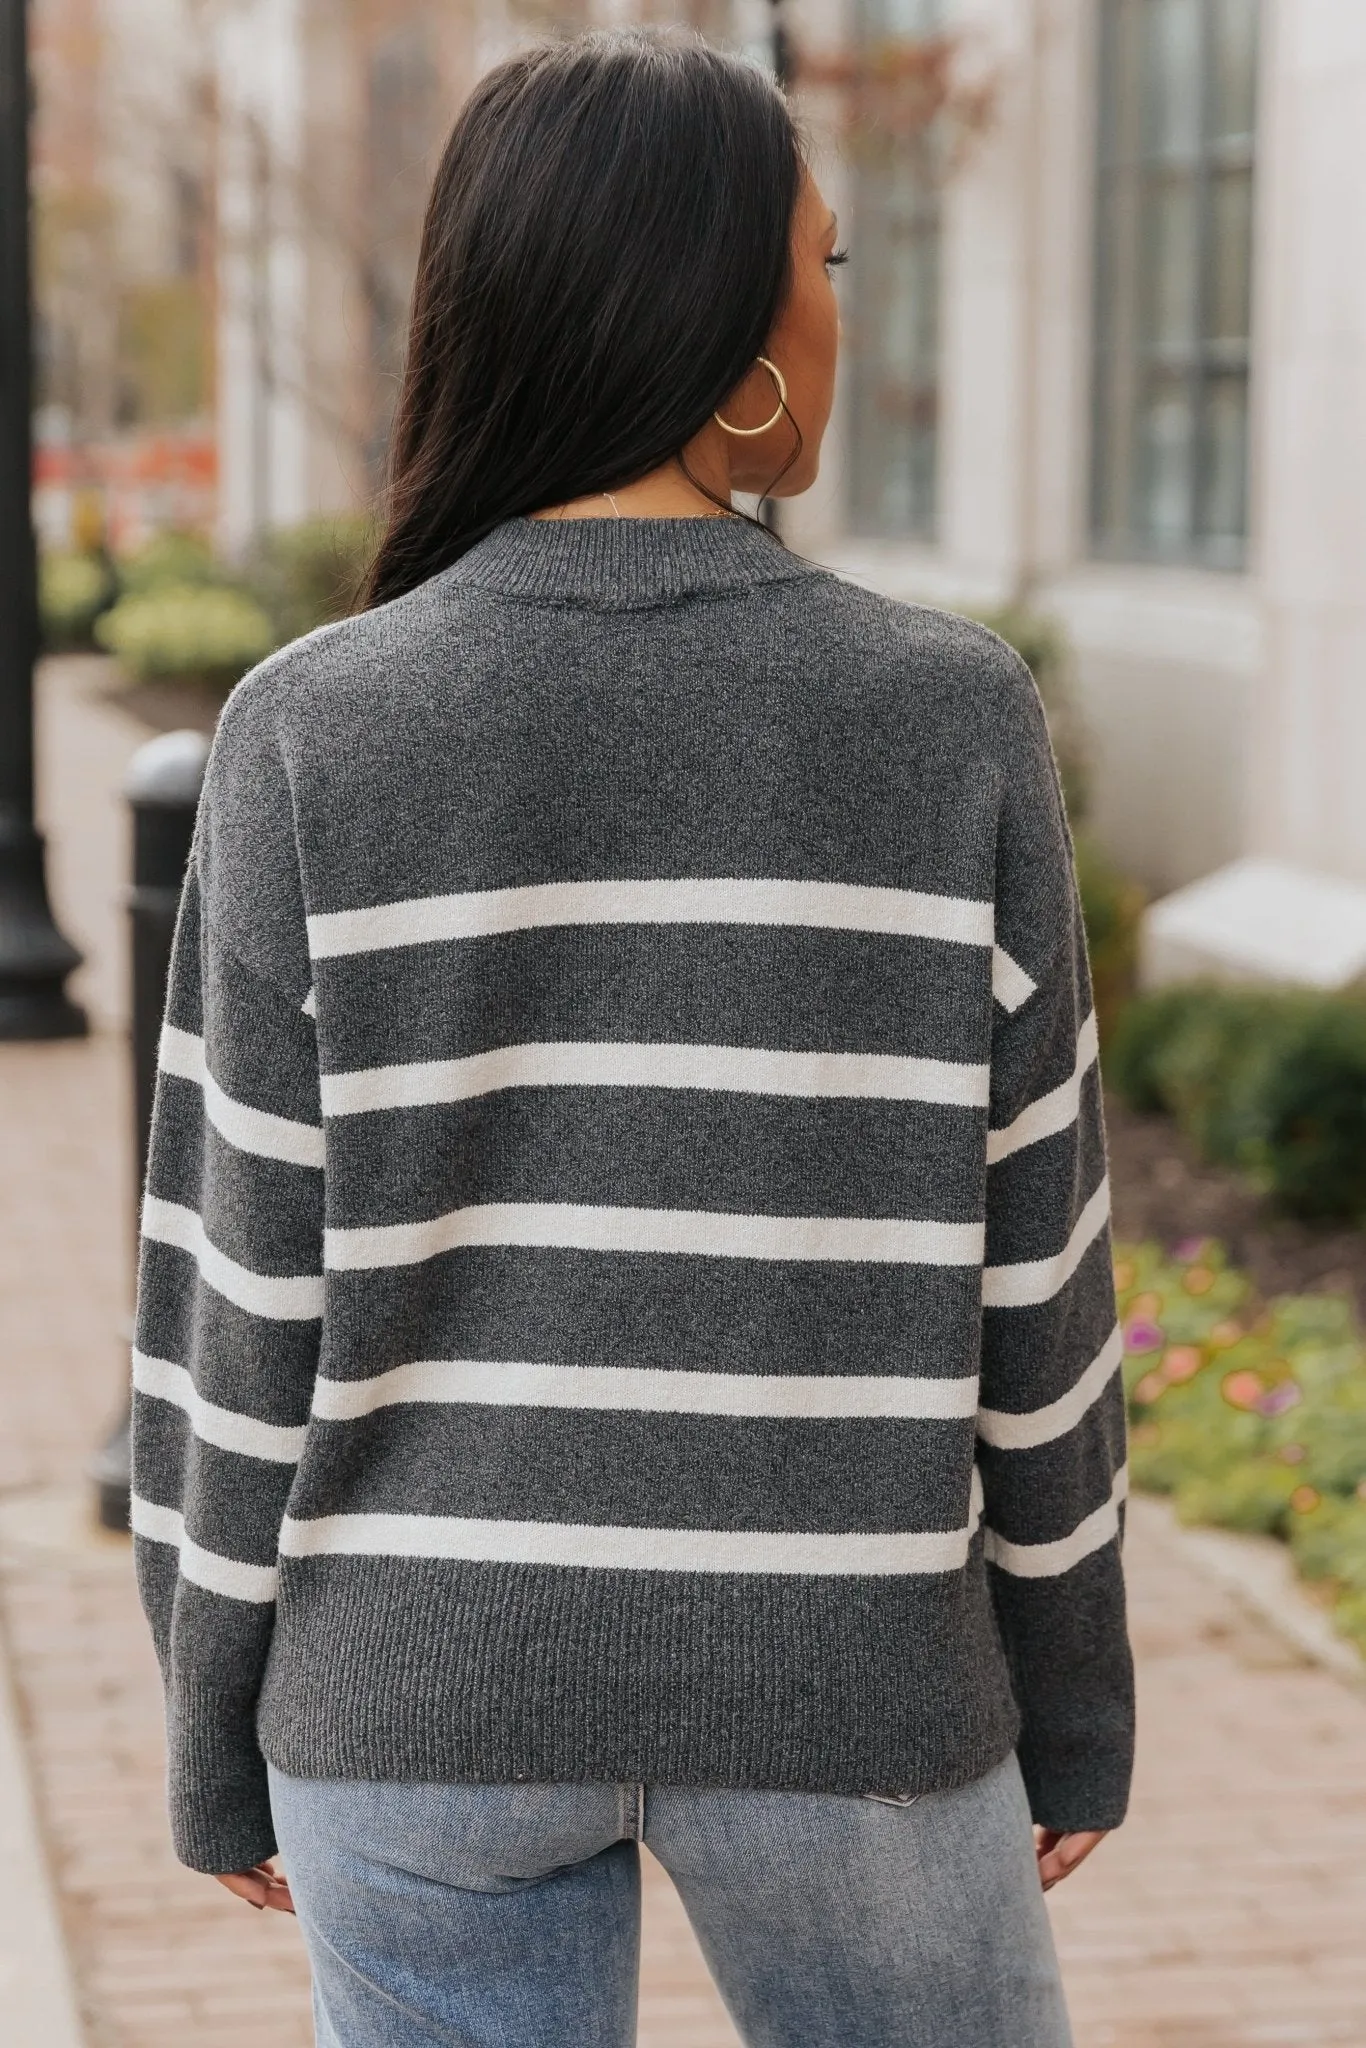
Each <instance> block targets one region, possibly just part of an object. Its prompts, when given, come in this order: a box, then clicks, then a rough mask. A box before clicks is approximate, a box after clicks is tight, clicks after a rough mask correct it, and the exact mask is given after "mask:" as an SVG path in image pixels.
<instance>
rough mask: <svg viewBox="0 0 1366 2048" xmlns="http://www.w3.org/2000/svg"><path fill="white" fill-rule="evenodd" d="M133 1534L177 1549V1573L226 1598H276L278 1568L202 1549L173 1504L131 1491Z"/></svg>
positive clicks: (264, 1602) (262, 1602) (258, 1602)
mask: <svg viewBox="0 0 1366 2048" xmlns="http://www.w3.org/2000/svg"><path fill="white" fill-rule="evenodd" d="M129 1520H130V1521H131V1523H132V1527H133V1534H134V1535H135V1536H141V1537H143V1538H144V1540H145V1541H147V1542H148V1543H167V1544H169V1545H170V1547H171V1549H172V1550H178V1551H179V1552H180V1575H181V1577H182V1578H183V1579H189V1580H190V1581H191V1583H192V1584H194V1585H196V1586H203V1587H204V1589H205V1591H206V1592H209V1593H221V1594H222V1595H223V1597H224V1599H226V1600H249V1601H250V1602H251V1603H252V1604H253V1605H254V1606H257V1607H265V1606H269V1604H270V1602H271V1601H272V1600H273V1599H274V1598H275V1589H276V1585H277V1583H278V1580H279V1572H278V1571H277V1569H276V1567H275V1566H274V1565H264V1564H242V1563H241V1562H240V1561H239V1559H237V1558H235V1557H220V1556H219V1554H218V1552H217V1551H216V1550H201V1549H200V1547H199V1545H198V1544H197V1543H196V1542H194V1540H193V1539H192V1538H191V1537H189V1536H187V1535H186V1533H185V1518H184V1516H183V1515H181V1514H180V1512H179V1511H178V1510H177V1509H176V1508H161V1507H157V1506H155V1505H154V1503H153V1502H151V1501H149V1500H140V1499H139V1497H138V1496H137V1494H134V1495H133V1498H132V1500H131V1502H130V1503H129Z"/></svg>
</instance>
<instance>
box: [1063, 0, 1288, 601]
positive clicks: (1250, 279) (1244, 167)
mask: <svg viewBox="0 0 1366 2048" xmlns="http://www.w3.org/2000/svg"><path fill="white" fill-rule="evenodd" d="M1158 4H1160V0H1097V8H1096V15H1097V37H1096V61H1095V81H1096V109H1097V120H1096V135H1095V144H1094V149H1093V167H1094V172H1093V174H1094V193H1095V221H1094V231H1093V238H1092V241H1093V261H1094V280H1093V291H1092V307H1091V341H1090V349H1091V397H1090V406H1089V432H1090V462H1089V477H1088V504H1087V527H1088V542H1089V551H1090V553H1091V555H1092V557H1093V558H1095V559H1097V560H1100V561H1110V562H1117V563H1119V562H1123V563H1138V564H1145V563H1146V564H1153V565H1157V566H1169V567H1182V568H1203V569H1211V570H1216V571H1220V572H1225V573H1235V574H1236V573H1242V572H1244V571H1245V570H1246V568H1247V566H1248V559H1249V552H1250V547H1251V542H1252V516H1251V515H1252V506H1251V490H1250V480H1251V468H1252V448H1251V438H1252V426H1253V418H1254V414H1253V405H1252V395H1253V369H1254V365H1253V341H1254V334H1253V328H1254V324H1255V291H1256V266H1257V253H1258V252H1257V232H1256V227H1257V220H1256V216H1257V197H1258V171H1259V149H1258V144H1259V140H1260V116H1261V100H1262V93H1261V75H1260V73H1261V57H1262V53H1263V47H1264V40H1265V7H1264V4H1263V0H1252V5H1253V6H1254V7H1255V9H1256V12H1257V17H1258V18H1257V21H1256V26H1255V30H1254V34H1255V43H1254V50H1253V72H1252V79H1251V90H1252V102H1251V109H1250V115H1251V124H1250V127H1249V128H1248V129H1247V130H1246V131H1244V132H1243V133H1241V134H1236V135H1235V134H1224V135H1221V134H1219V133H1218V131H1217V126H1216V120H1215V115H1214V107H1215V94H1216V91H1217V83H1218V75H1219V74H1218V63H1219V50H1218V40H1217V37H1218V13H1217V10H1218V7H1219V4H1220V0H1192V4H1194V5H1195V6H1196V7H1197V8H1198V10H1199V50H1200V79H1199V133H1198V141H1197V144H1196V149H1195V153H1194V155H1193V156H1187V157H1185V158H1180V157H1177V156H1163V155H1162V154H1160V153H1159V152H1158V151H1157V150H1155V149H1154V148H1153V147H1152V146H1151V145H1150V144H1149V142H1148V141H1147V139H1146V137H1145V136H1144V134H1143V127H1144V121H1145V100H1146V96H1147V94H1148V93H1149V92H1150V91H1151V90H1152V80H1151V78H1150V75H1149V73H1148V70H1147V67H1146V64H1145V61H1144V53H1143V50H1142V47H1141V40H1140V39H1141V37H1142V34H1143V16H1144V13H1145V11H1146V10H1149V9H1152V8H1154V7H1155V6H1156V5H1158ZM1126 30H1127V33H1128V35H1129V36H1130V37H1131V38H1132V47H1131V48H1130V50H1129V51H1128V52H1127V53H1126V52H1125V51H1124V49H1123V48H1122V46H1121V47H1119V48H1116V42H1117V40H1118V39H1119V38H1121V37H1123V36H1124V34H1125V32H1126ZM1126 55H1127V57H1128V60H1129V64H1128V76H1127V78H1126V77H1125V76H1124V75H1123V73H1122V69H1121V67H1122V66H1123V65H1124V63H1125V58H1126ZM1116 130H1118V131H1119V132H1118V134H1116V132H1115V131H1116ZM1230 173H1231V174H1233V175H1235V176H1239V177H1242V178H1245V179H1246V184H1247V204H1246V209H1245V220H1244V222H1243V224H1242V232H1243V233H1244V234H1245V235H1246V238H1247V239H1246V245H1245V247H1244V249H1243V250H1242V252H1241V258H1240V261H1241V264H1242V267H1243V272H1244V275H1245V278H1246V313H1245V320H1244V326H1245V330H1246V331H1245V333H1244V334H1243V335H1242V336H1241V337H1239V338H1237V339H1236V340H1235V339H1231V338H1229V337H1219V336H1215V335H1212V334H1211V333H1210V331H1209V330H1210V327H1211V324H1212V322H1211V318H1210V315H1211V307H1212V299H1213V293H1214V278H1215V264H1214V262H1213V261H1212V255H1213V251H1214V249H1215V246H1216V236H1217V218H1216V208H1215V196H1216V188H1217V186H1218V183H1219V181H1220V178H1221V177H1223V176H1227V175H1228V174H1230ZM1181 183H1184V185H1185V187H1186V189H1187V190H1188V191H1189V193H1190V196H1191V206H1192V214H1193V223H1194V238H1193V249H1194V258H1193V261H1194V279H1195V291H1194V301H1193V306H1192V314H1193V317H1192V321H1191V333H1190V339H1189V341H1188V343H1187V345H1186V347H1185V348H1184V350H1183V349H1181V348H1179V347H1176V348H1173V347H1170V346H1166V347H1164V345H1163V343H1162V342H1161V340H1160V339H1159V338H1158V337H1157V336H1156V335H1155V334H1152V333H1150V332H1145V318H1146V320H1147V322H1148V324H1149V326H1150V327H1151V325H1153V324H1155V323H1154V322H1153V319H1152V307H1153V304H1154V302H1155V299H1156V296H1157V290H1158V283H1157V262H1158V259H1157V255H1156V250H1155V237H1154V234H1153V208H1152V195H1153V194H1154V192H1156V191H1159V190H1160V189H1161V188H1162V186H1163V185H1164V184H1165V185H1166V186H1167V187H1168V188H1169V189H1170V188H1172V187H1174V186H1177V185H1178V184H1181ZM1117 220H1118V222H1119V232H1120V234H1121V235H1122V236H1123V247H1122V248H1118V249H1116V248H1115V247H1114V246H1113V241H1114V239H1115V236H1114V235H1113V233H1112V224H1113V223H1115V222H1116V221H1117ZM1230 379H1233V380H1236V382H1237V384H1238V387H1239V390H1240V394H1241V408H1240V428H1241V437H1240V444H1239V462H1240V474H1239V476H1238V480H1237V490H1238V496H1239V501H1240V505H1239V522H1238V527H1237V530H1236V531H1216V530H1214V529H1213V525H1212V521H1211V517H1210V514H1211V509H1212V507H1211V497H1212V491H1213V487H1214V483H1215V480H1216V477H1217V461H1216V445H1215V442H1214V440H1213V436H1212V433H1211V422H1212V418H1213V411H1214V401H1215V399H1216V397H1217V394H1218V391H1219V388H1220V386H1221V385H1225V384H1227V383H1228V382H1229V381H1230ZM1164 386H1165V387H1166V388H1168V389H1173V388H1180V387H1184V389H1183V404H1184V420H1185V427H1186V435H1185V442H1186V449H1187V454H1186V458H1185V477H1184V485H1185V500H1186V519H1185V525H1184V532H1183V533H1182V534H1181V535H1180V536H1179V537H1178V538H1173V539H1166V538H1164V537H1163V536H1162V535H1161V534H1160V532H1158V531H1156V530H1155V529H1156V527H1157V521H1156V520H1154V519H1152V518H1151V517H1149V518H1148V519H1147V520H1145V519H1144V517H1143V503H1142V498H1143V490H1144V484H1143V479H1142V466H1143V463H1144V460H1145V451H1144V446H1143V433H1142V428H1143V399H1144V393H1145V390H1146V391H1148V392H1157V391H1160V390H1161V389H1162V388H1163V387H1164ZM1117 512H1119V513H1120V514H1121V515H1122V516H1120V517H1116V513H1117Z"/></svg>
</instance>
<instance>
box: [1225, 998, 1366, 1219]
mask: <svg viewBox="0 0 1366 2048" xmlns="http://www.w3.org/2000/svg"><path fill="white" fill-rule="evenodd" d="M1257 1112H1258V1130H1257V1133H1256V1136H1255V1139H1254V1141H1253V1147H1252V1156H1253V1157H1254V1159H1255V1161H1256V1163H1257V1164H1259V1165H1260V1166H1261V1168H1262V1171H1263V1173H1264V1176H1265V1178H1266V1181H1267V1183H1268V1184H1269V1186H1270V1188H1271V1190H1272V1192H1273V1193H1274V1194H1275V1196H1276V1197H1277V1199H1278V1200H1279V1201H1280V1203H1281V1204H1282V1206H1283V1207H1285V1208H1286V1209H1289V1210H1290V1211H1291V1212H1292V1213H1293V1214H1295V1215H1297V1216H1310V1217H1326V1216H1350V1217H1355V1218H1357V1219H1359V1220H1362V1221H1366V1000H1363V999H1362V998H1361V997H1359V996H1337V997H1323V998H1320V999H1319V1000H1317V1001H1313V1000H1310V1001H1306V1002H1304V1003H1302V1004H1301V1005H1300V1006H1299V1009H1298V1012H1297V1014H1296V1015H1295V1016H1294V1017H1293V1018H1292V1019H1287V1030H1286V1042H1285V1044H1284V1047H1283V1051H1282V1056H1281V1057H1280V1058H1278V1059H1276V1060H1274V1061H1271V1062H1268V1063H1267V1068H1266V1071H1265V1073H1264V1074H1263V1075H1262V1077H1261V1083H1260V1088H1259V1091H1258V1100H1257Z"/></svg>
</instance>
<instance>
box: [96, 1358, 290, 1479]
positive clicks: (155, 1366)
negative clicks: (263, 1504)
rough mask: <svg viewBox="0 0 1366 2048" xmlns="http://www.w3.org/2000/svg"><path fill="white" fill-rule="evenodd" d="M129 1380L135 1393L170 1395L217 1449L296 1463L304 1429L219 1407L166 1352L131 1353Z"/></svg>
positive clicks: (200, 1434) (167, 1398)
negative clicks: (157, 1355)
mask: <svg viewBox="0 0 1366 2048" xmlns="http://www.w3.org/2000/svg"><path fill="white" fill-rule="evenodd" d="M133 1385H134V1387H135V1388H136V1389H137V1391H138V1393H140V1394H151V1395H154V1396H155V1397H156V1399H157V1400H159V1401H170V1402H171V1403H172V1404H173V1405H174V1406H175V1407H177V1408H179V1409H180V1410H181V1411H182V1413H183V1414H185V1415H186V1416H188V1417H189V1421H190V1426H191V1428H192V1429H193V1430H194V1433H195V1435H196V1436H197V1437H198V1438H199V1439H200V1441H201V1442H202V1443H206V1444H214V1445H216V1446H217V1448H218V1449H219V1450H220V1451H238V1452H240V1453H241V1454H242V1456H243V1457H245V1458H267V1459H269V1460H270V1461H271V1463H272V1464H276V1465H297V1464H298V1462H299V1459H300V1458H301V1457H302V1456H303V1449H304V1438H305V1436H306V1435H307V1434H308V1432H307V1430H306V1429H290V1428H288V1427H286V1426H285V1425H284V1424H283V1423H278V1422H258V1421H257V1419H256V1417H255V1416H254V1415H241V1414H239V1413H238V1411H237V1410H236V1409H234V1408H220V1407H219V1406H218V1405H217V1403H216V1402H213V1401H206V1400H205V1399H204V1396H203V1395H202V1394H201V1393H200V1391H199V1389H198V1388H197V1387H196V1385H195V1383H194V1381H193V1380H192V1379H191V1377H190V1375H189V1373H188V1372H186V1370H185V1368H184V1366H183V1365H173V1364H172V1363H171V1361H170V1359H169V1358H149V1357H148V1356H147V1354H146V1352H144V1351H135V1352H134V1353H133Z"/></svg>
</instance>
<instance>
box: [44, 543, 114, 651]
mask: <svg viewBox="0 0 1366 2048" xmlns="http://www.w3.org/2000/svg"><path fill="white" fill-rule="evenodd" d="M114 594H115V583H114V573H113V570H112V569H111V568H110V566H109V563H108V562H107V561H106V560H105V559H104V557H103V556H102V555H95V554H75V553H72V554H61V555H43V556H42V558H41V560H40V562H39V565H38V609H39V615H40V617H41V621H42V629H43V645H44V647H46V648H47V649H48V650H49V652H51V653H61V652H74V651H76V650H84V649H87V648H91V647H93V646H94V644H95V640H94V627H95V621H96V619H98V618H99V616H100V614H101V612H104V611H107V610H108V608H109V606H110V605H111V604H112V603H113V601H114Z"/></svg>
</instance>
